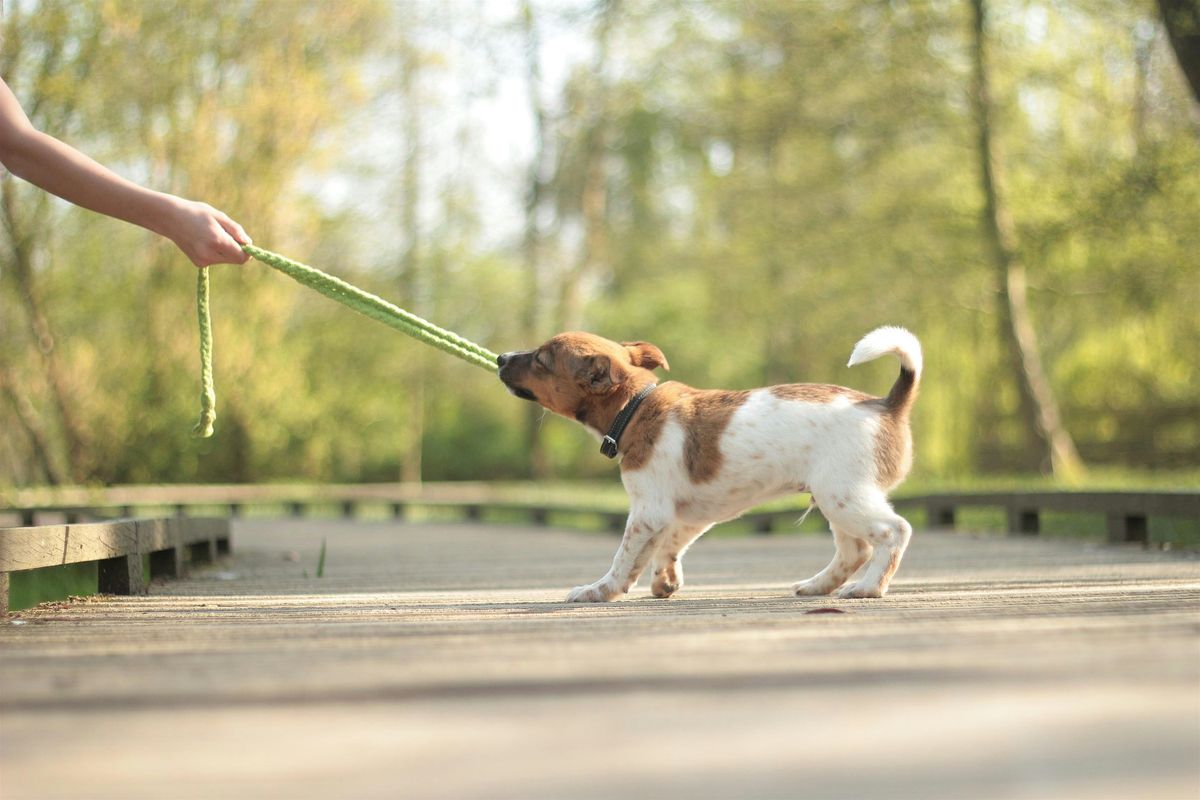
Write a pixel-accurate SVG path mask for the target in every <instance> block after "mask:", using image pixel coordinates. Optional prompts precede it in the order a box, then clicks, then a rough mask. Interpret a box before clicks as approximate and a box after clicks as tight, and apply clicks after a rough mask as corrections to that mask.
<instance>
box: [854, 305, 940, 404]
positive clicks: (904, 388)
mask: <svg viewBox="0 0 1200 800" xmlns="http://www.w3.org/2000/svg"><path fill="white" fill-rule="evenodd" d="M888 353H895V354H896V356H897V357H898V358H899V359H900V377H898V378H896V382H895V383H894V384H892V390H891V391H890V392H888V396H887V398H886V399H885V400H884V401H883V402H884V404H885V405H886V406H887V408H888V410H889V411H891V412H893V413H896V412H907V411H908V409H909V408H911V407H912V404H913V401H914V400H916V399H917V386H918V385H919V384H920V382H921V366H922V364H923V359H922V356H921V343H920V342H918V341H917V337H916V336H913V335H912V334H911V333H909V332H908V331H906V330H905V329H904V328H897V327H895V326H892V325H888V326H885V327H882V328H876V329H875V330H873V331H871V332H870V333H868V334H867V335H866V336H864V337H863V338H861V339H859V340H858V344H856V345H854V352H853V353H851V354H850V363H849V364H847V365H846V366H848V367H853V366H854V365H855V364H862V363H865V362H867V361H874V360H875V359H877V358H879V357H880V356H882V355H887V354H888Z"/></svg>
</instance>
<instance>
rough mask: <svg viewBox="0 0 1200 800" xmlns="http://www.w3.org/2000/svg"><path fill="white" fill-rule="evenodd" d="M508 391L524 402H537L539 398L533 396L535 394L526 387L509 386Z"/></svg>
mask: <svg viewBox="0 0 1200 800" xmlns="http://www.w3.org/2000/svg"><path fill="white" fill-rule="evenodd" d="M505 386H508V384H505ZM508 391H510V392H512V394H513V395H515V396H516V397H519V398H521V399H522V400H533V401H535V402H536V401H537V398H536V397H534V396H533V392H531V391H529V390H528V389H526V388H525V387H524V386H509V387H508Z"/></svg>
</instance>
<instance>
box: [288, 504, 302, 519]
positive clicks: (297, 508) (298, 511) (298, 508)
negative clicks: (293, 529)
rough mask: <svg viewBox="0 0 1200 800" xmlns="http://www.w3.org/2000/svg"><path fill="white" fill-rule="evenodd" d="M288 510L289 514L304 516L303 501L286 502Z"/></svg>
mask: <svg viewBox="0 0 1200 800" xmlns="http://www.w3.org/2000/svg"><path fill="white" fill-rule="evenodd" d="M288 510H289V511H290V512H291V515H292V516H293V517H303V516H304V503H298V502H291V503H288Z"/></svg>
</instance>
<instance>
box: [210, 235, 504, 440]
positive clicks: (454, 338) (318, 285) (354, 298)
mask: <svg viewBox="0 0 1200 800" xmlns="http://www.w3.org/2000/svg"><path fill="white" fill-rule="evenodd" d="M242 249H243V250H245V251H246V252H247V253H248V254H250V255H251V256H254V258H256V259H258V260H259V261H261V262H263V263H264V264H266V265H267V266H269V267H274V268H275V269H277V270H279V271H280V272H282V273H283V274H285V275H287V276H288V277H290V278H292V279H293V280H295V281H297V282H298V283H302V284H304V285H305V286H307V287H309V288H310V289H315V290H317V291H318V292H320V293H321V294H323V295H325V296H326V297H328V298H330V299H331V300H336V301H338V302H339V303H341V304H343V305H345V306H348V307H349V308H351V309H353V310H355V311H357V312H358V313H360V314H362V315H364V316H367V317H370V318H371V319H373V320H376V321H378V322H382V323H383V324H384V325H387V326H389V327H392V328H395V329H396V330H398V331H400V332H401V333H406V334H408V335H409V336H411V337H413V338H414V339H417V340H419V341H422V342H424V343H426V344H429V345H433V346H434V347H436V348H438V349H439V350H442V351H444V352H446V353H449V354H450V355H452V356H458V357H459V358H461V359H462V360H463V361H466V362H467V363H468V364H474V365H475V366H477V367H481V368H483V369H486V370H488V371H489V372H495V371H496V354H495V353H493V352H492V351H491V350H488V349H487V348H485V347H480V346H479V345H477V344H475V343H474V342H472V341H471V340H469V339H464V338H463V337H461V336H459V335H458V334H456V333H453V332H451V331H448V330H445V329H444V328H439V327H438V326H436V325H434V324H433V323H432V322H429V321H428V320H425V319H422V318H421V317H418V316H417V315H416V314H413V313H411V312H408V311H405V310H404V309H402V308H400V307H398V306H396V305H393V304H392V303H389V302H388V301H387V300H384V299H383V298H381V297H377V296H376V295H373V294H371V293H370V292H365V291H363V290H362V289H359V288H358V287H357V286H354V285H352V284H349V283H347V282H346V281H343V280H341V279H340V278H336V277H334V276H333V275H330V274H328V273H326V272H322V271H321V270H319V269H317V268H316V267H310V266H309V265H307V264H301V263H300V262H299V261H293V260H292V259H290V258H286V257H284V256H281V255H279V254H278V253H272V252H271V251H270V250H263V249H262V248H261V247H255V246H254V245H249V244H244V245H242ZM200 273H201V277H200V280H199V283H198V284H197V300H196V307H197V309H198V311H199V314H200V380H201V383H202V385H203V388H202V391H201V394H200V409H201V410H200V422H199V424H197V425H196V427H195V429H194V430H193V432H192V433H193V435H195V436H200V437H208V436H211V435H212V431H213V420H214V419H216V411H215V406H216V393H215V392H214V390H213V381H212V324H211V322H210V320H209V311H208V270H207V269H202V270H200Z"/></svg>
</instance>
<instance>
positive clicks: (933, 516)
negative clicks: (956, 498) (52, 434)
mask: <svg viewBox="0 0 1200 800" xmlns="http://www.w3.org/2000/svg"><path fill="white" fill-rule="evenodd" d="M954 510H955V509H954V506H948V505H944V504H941V503H931V504H930V505H928V506H926V507H925V518H926V522H925V524H926V525H928V526H929V527H930V528H950V529H951V530H953V529H954V525H955V519H954Z"/></svg>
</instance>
